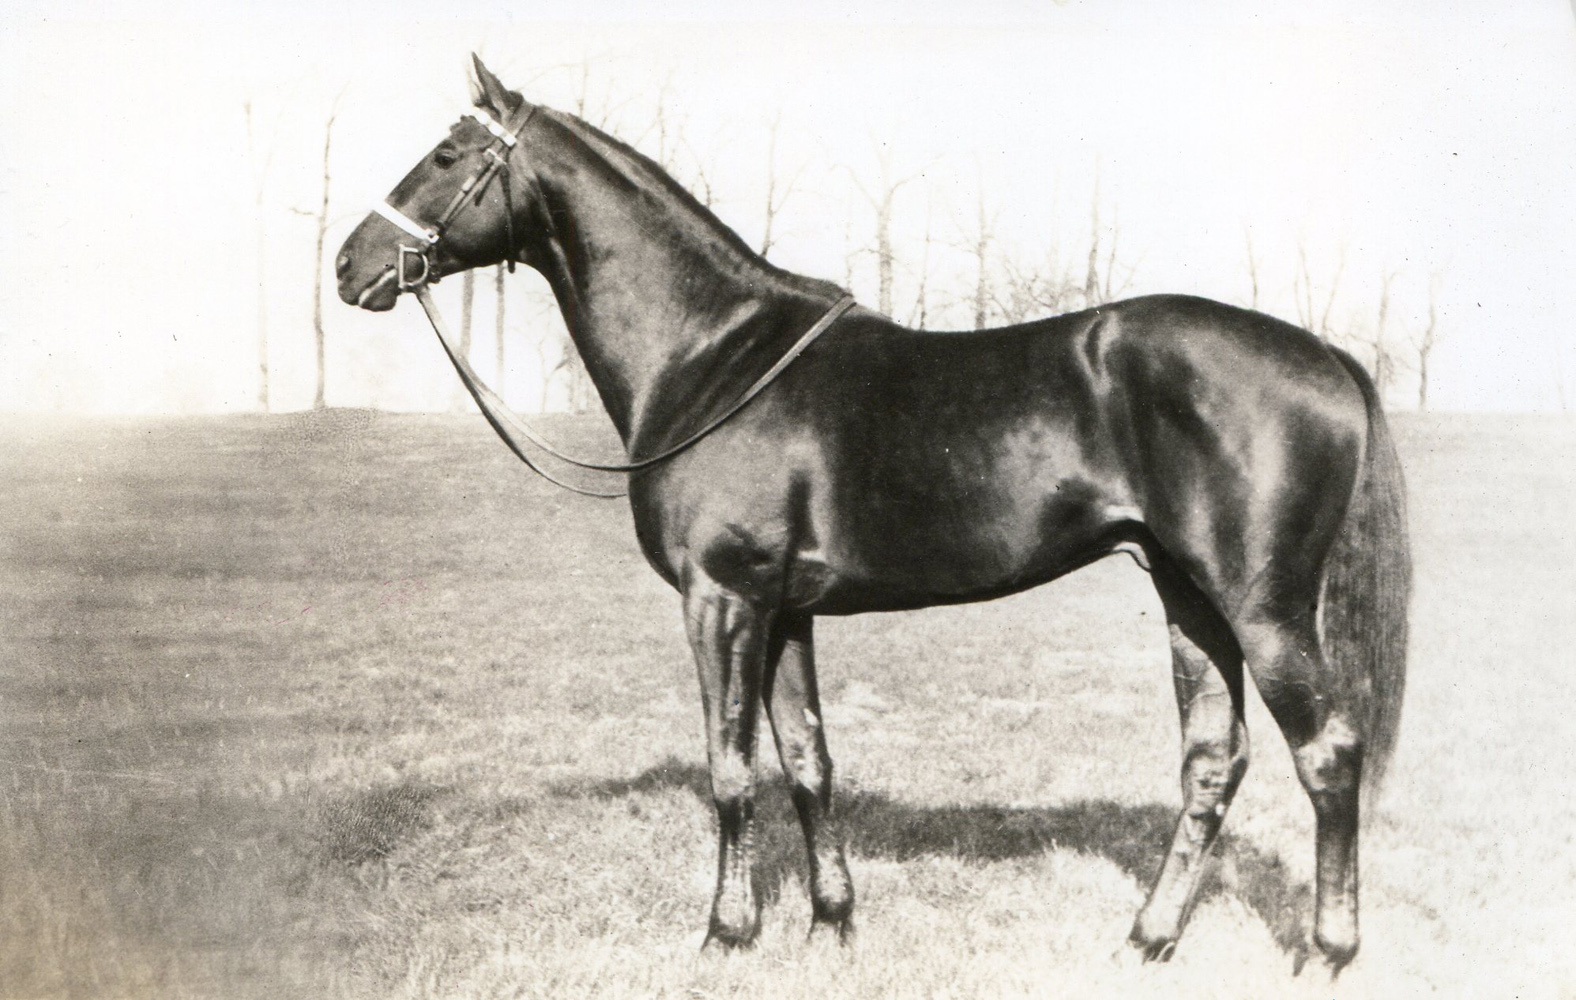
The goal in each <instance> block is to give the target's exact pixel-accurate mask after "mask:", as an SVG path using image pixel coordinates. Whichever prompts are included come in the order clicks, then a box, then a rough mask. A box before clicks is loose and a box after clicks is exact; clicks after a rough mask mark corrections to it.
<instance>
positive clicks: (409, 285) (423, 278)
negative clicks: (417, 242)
mask: <svg viewBox="0 0 1576 1000" xmlns="http://www.w3.org/2000/svg"><path fill="white" fill-rule="evenodd" d="M412 257H414V258H416V259H417V260H419V261H421V274H420V275H418V276H417V277H414V278H412V277H411V276H410V272H409V271H408V270H407V269H406V264H407V262H408V261H409V260H410V259H411V258H412ZM431 274H432V262H431V261H430V260H428V259H427V249H426V248H425V247H413V246H410V245H408V244H405V243H401V244H400V248H399V290H400V291H402V292H409V291H414V290H415V289H417V288H420V287H421V286H423V285H425V284H426V283H427V278H428V277H430V276H431Z"/></svg>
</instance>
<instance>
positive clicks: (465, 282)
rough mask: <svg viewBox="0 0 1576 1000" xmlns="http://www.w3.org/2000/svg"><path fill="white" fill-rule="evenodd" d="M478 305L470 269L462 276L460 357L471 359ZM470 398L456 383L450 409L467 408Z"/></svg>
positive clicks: (473, 271)
mask: <svg viewBox="0 0 1576 1000" xmlns="http://www.w3.org/2000/svg"><path fill="white" fill-rule="evenodd" d="M475 307H476V271H475V269H468V270H466V271H465V273H464V275H462V276H461V278H460V343H459V350H460V357H462V358H465V359H466V360H470V356H471V314H472V313H473V312H474V310H475ZM468 399H470V395H469V393H467V392H466V391H465V387H464V385H463V384H456V386H455V395H454V402H453V403H452V404H450V407H449V408H450V409H451V410H454V411H455V412H459V411H461V410H464V409H465V401H466V400H468Z"/></svg>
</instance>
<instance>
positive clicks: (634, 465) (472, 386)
mask: <svg viewBox="0 0 1576 1000" xmlns="http://www.w3.org/2000/svg"><path fill="white" fill-rule="evenodd" d="M413 291H414V292H415V293H416V300H417V301H418V302H420V303H421V308H422V310H423V311H424V312H426V314H427V321H428V322H429V323H431V324H432V331H433V332H434V333H436V334H437V335H438V341H439V343H441V344H442V345H443V352H444V353H445V354H447V355H448V356H449V361H450V362H452V363H453V365H454V370H455V371H456V372H458V373H459V376H460V381H461V382H462V383H464V384H465V388H466V391H468V392H469V393H470V394H471V398H472V399H474V400H476V405H477V406H478V407H480V408H481V411H482V415H483V416H484V417H486V418H487V423H488V424H490V425H492V429H493V430H494V431H495V432H497V434H498V436H499V437H500V438H502V439H503V443H504V444H506V445H508V447H509V450H510V451H512V452H514V454H515V457H517V458H519V459H520V461H522V462H524V463H525V465H526V467H527V468H529V469H530V470H531V471H532V472H534V473H536V474H537V475H539V476H541V477H542V478H543V479H545V480H547V481H548V482H550V483H552V484H553V485H555V486H561V487H563V488H564V489H566V490H569V491H570V492H573V493H579V494H581V495H582V496H588V497H602V498H604V499H616V498H618V497H623V496H628V495H629V494H628V493H624V492H614V493H607V492H602V491H600V490H588V489H584V488H582V487H579V486H576V485H574V484H573V483H567V482H564V481H563V480H562V479H558V478H555V477H554V476H552V475H551V474H549V473H548V472H547V471H546V470H545V469H543V468H542V467H541V466H539V465H537V464H536V463H535V462H533V461H532V460H531V458H530V456H529V455H527V454H526V452H525V448H524V447H523V446H522V445H521V444H520V441H519V439H518V438H516V437H515V435H514V434H512V433H510V430H511V428H512V429H513V430H515V431H517V432H519V434H520V435H521V436H523V437H524V438H525V439H526V440H528V441H530V442H531V443H532V444H534V445H536V446H537V447H538V448H540V449H542V450H543V451H545V452H547V453H548V454H549V455H552V456H553V457H554V458H557V459H559V460H560V461H564V462H568V463H569V464H570V465H577V466H579V467H580V468H582V469H593V470H595V471H598V472H637V471H639V470H641V469H646V468H650V467H651V466H653V465H656V464H657V463H658V462H662V461H665V460H666V459H669V458H672V457H673V456H674V455H677V454H678V453H679V452H681V451H683V450H684V449H686V448H688V447H690V446H691V445H693V444H695V443H696V442H697V441H699V440H700V439H701V438H704V437H705V436H706V435H708V434H710V433H711V432H712V431H714V430H716V429H717V428H718V427H720V426H722V424H723V422H724V421H726V420H727V419H728V418H729V417H732V416H733V415H734V414H735V413H738V412H739V411H740V410H742V409H744V407H745V406H746V405H747V404H748V403H749V402H750V400H752V399H754V398H755V397H756V396H758V395H760V394H761V392H762V390H764V389H765V388H766V387H767V386H768V385H770V384H771V383H772V382H773V381H775V380H776V379H777V376H778V375H781V374H782V372H783V370H784V369H785V368H787V367H788V366H789V365H790V364H792V363H793V361H794V359H795V358H797V357H798V356H799V355H801V354H803V353H804V352H805V350H806V349H808V348H809V346H810V345H811V344H812V343H814V342H815V340H816V338H818V337H820V336H821V334H823V333H825V332H826V331H827V330H828V329H829V328H830V327H831V326H832V324H833V323H835V322H837V320H838V319H839V318H840V317H841V316H842V315H843V314H844V313H846V312H847V311H848V310H850V309H852V308H853V307H854V299H853V296H851V295H845V296H843V297H842V298H840V299H838V300H837V302H836V303H834V304H833V305H832V308H830V309H828V310H827V311H826V312H825V313H824V314H822V316H821V318H820V319H818V320H816V322H815V325H814V326H812V327H810V329H809V330H807V331H805V333H804V335H803V336H801V337H800V338H799V339H798V340H797V341H796V342H795V343H794V345H793V346H792V347H790V348H789V349H788V352H787V353H786V354H784V355H783V356H782V357H781V358H778V359H777V363H776V364H774V365H772V367H771V368H769V369H767V371H766V373H765V374H763V375H762V376H761V377H760V378H758V379H756V380H755V382H754V383H753V384H752V385H751V386H750V387H749V388H748V389H746V390H745V391H744V393H743V394H742V395H740V396H739V398H738V399H737V400H735V401H734V402H733V405H731V406H729V407H728V408H727V409H726V410H724V411H723V412H722V414H721V415H719V416H717V417H715V418H713V419H712V420H710V421H708V422H707V423H706V424H705V426H703V427H701V429H700V430H698V431H696V432H695V433H693V434H691V435H690V436H689V437H687V438H685V439H684V440H682V441H680V442H679V443H678V444H675V445H673V446H671V447H669V448H666V449H664V450H662V451H660V452H658V453H657V454H655V455H652V456H650V457H649V458H643V459H640V460H638V461H633V462H623V463H605V462H588V461H584V460H582V459H578V458H575V457H573V456H571V455H566V454H564V453H563V452H561V451H559V450H558V449H557V448H554V447H553V446H552V445H550V444H548V443H547V441H545V440H544V439H543V438H542V437H541V436H540V435H539V434H537V433H536V432H535V431H534V430H532V429H531V426H530V425H529V424H527V423H526V422H525V421H524V420H523V419H521V418H520V417H519V416H517V415H516V414H515V413H514V411H512V410H510V409H509V407H508V406H507V405H505V403H504V401H503V399H502V398H500V397H499V395H498V394H497V393H495V392H493V391H492V389H490V388H488V386H487V383H485V382H483V381H482V380H481V377H480V376H478V375H477V374H476V371H475V369H473V368H472V367H471V363H470V361H468V360H467V359H466V358H465V356H464V355H463V354H461V353H460V351H459V350H458V349H457V348H456V347H455V346H454V343H453V341H452V340H451V338H450V336H449V329H448V327H447V326H446V325H445V324H444V322H443V316H442V314H440V313H439V312H438V306H437V303H435V302H433V301H432V293H431V292H430V291H429V290H428V288H427V284H426V282H422V283H420V284H418V285H416V286H415V288H414V289H413Z"/></svg>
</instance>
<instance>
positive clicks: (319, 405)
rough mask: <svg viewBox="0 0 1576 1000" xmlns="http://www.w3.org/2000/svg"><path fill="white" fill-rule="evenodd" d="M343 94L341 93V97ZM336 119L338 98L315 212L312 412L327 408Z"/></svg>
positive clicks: (330, 121) (331, 116)
mask: <svg viewBox="0 0 1576 1000" xmlns="http://www.w3.org/2000/svg"><path fill="white" fill-rule="evenodd" d="M343 95H344V91H340V96H341V97H342V96H343ZM337 117H339V97H335V98H334V103H333V105H332V106H330V108H329V110H328V123H327V124H326V125H324V127H323V198H322V201H320V202H319V203H318V209H317V256H316V258H315V260H316V261H317V267H316V269H315V270H314V271H313V282H312V333H313V337H314V340H315V344H316V348H317V391H316V392H315V393H313V395H312V408H313V409H315V410H321V409H323V407H325V406H327V405H328V401H327V394H326V390H327V382H328V367H327V362H326V360H325V355H326V353H327V345H328V338H327V336H326V335H325V334H324V332H323V264H324V261H323V239H324V236H325V235H326V234H327V233H328V192H329V184H330V181H331V174H330V172H329V153H330V151H331V150H332V149H333V145H334V119H335V118H337Z"/></svg>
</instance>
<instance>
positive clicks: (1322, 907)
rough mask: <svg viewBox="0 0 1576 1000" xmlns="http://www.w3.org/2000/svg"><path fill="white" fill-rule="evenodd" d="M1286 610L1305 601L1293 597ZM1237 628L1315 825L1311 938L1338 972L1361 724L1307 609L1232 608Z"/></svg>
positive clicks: (1350, 902) (1353, 912)
mask: <svg viewBox="0 0 1576 1000" xmlns="http://www.w3.org/2000/svg"><path fill="white" fill-rule="evenodd" d="M1287 603H1290V604H1291V606H1292V607H1293V608H1306V607H1308V606H1309V603H1310V602H1307V601H1294V602H1287ZM1238 617H1239V623H1238V626H1237V634H1238V635H1239V636H1240V637H1241V639H1242V645H1243V648H1244V650H1245V651H1246V653H1247V657H1248V666H1249V668H1250V669H1251V671H1252V673H1253V679H1254V681H1255V682H1256V683H1257V684H1258V688H1259V693H1260V694H1261V695H1263V697H1264V704H1265V705H1266V706H1268V708H1269V710H1270V714H1271V715H1272V716H1274V718H1275V722H1276V723H1277V724H1278V725H1279V726H1280V728H1281V731H1282V732H1283V733H1284V734H1285V736H1286V741H1287V743H1289V744H1290V745H1291V753H1292V761H1293V763H1294V764H1295V765H1296V767H1297V777H1298V778H1299V779H1301V781H1302V786H1303V789H1304V790H1305V791H1307V793H1308V797H1309V798H1310V799H1312V800H1313V813H1314V820H1315V823H1316V834H1315V836H1316V838H1317V839H1316V841H1315V861H1314V883H1315V886H1316V889H1317V896H1318V900H1317V904H1316V909H1315V915H1314V933H1313V940H1314V944H1315V945H1316V946H1317V947H1318V949H1319V951H1320V953H1321V954H1322V955H1323V957H1324V959H1325V961H1326V962H1328V964H1329V967H1330V969H1331V970H1332V971H1334V972H1339V971H1340V970H1341V969H1342V968H1344V967H1345V966H1346V964H1347V963H1348V962H1350V961H1351V960H1352V958H1353V957H1354V956H1355V955H1356V954H1357V944H1358V932H1357V832H1358V791H1359V785H1360V784H1361V780H1362V764H1363V730H1362V723H1361V721H1360V716H1359V714H1358V712H1357V710H1356V704H1355V698H1356V692H1353V691H1348V690H1345V689H1344V688H1343V685H1342V684H1341V682H1340V680H1339V678H1338V676H1337V674H1336V672H1335V671H1333V670H1331V669H1330V666H1329V664H1327V663H1326V662H1325V659H1324V654H1323V652H1322V650H1321V648H1320V643H1319V638H1318V631H1317V628H1316V626H1315V624H1314V619H1313V615H1312V613H1311V611H1297V610H1293V611H1277V610H1271V609H1260V610H1258V611H1257V612H1254V613H1244V614H1239V616H1238Z"/></svg>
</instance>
